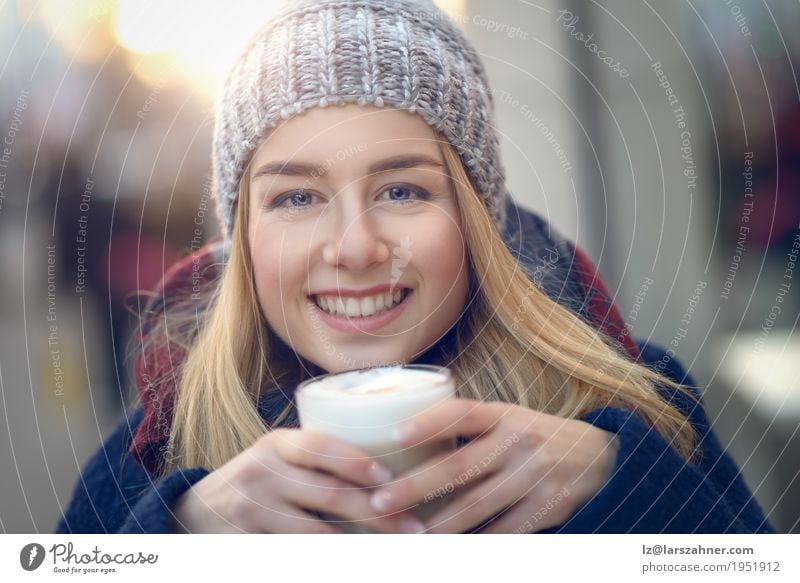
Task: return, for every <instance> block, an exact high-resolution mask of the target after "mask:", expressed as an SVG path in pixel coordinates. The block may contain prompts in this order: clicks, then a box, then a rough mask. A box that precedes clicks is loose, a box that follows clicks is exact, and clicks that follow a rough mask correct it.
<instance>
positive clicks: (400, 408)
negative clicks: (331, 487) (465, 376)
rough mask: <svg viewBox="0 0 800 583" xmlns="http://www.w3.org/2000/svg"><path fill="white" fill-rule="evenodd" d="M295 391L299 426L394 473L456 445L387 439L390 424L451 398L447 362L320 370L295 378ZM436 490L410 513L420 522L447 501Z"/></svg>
mask: <svg viewBox="0 0 800 583" xmlns="http://www.w3.org/2000/svg"><path fill="white" fill-rule="evenodd" d="M295 396H296V399H297V410H298V415H299V418H300V426H301V427H302V428H303V429H308V430H311V431H317V432H320V433H324V434H326V435H330V436H332V437H336V438H338V439H341V440H342V441H345V442H347V443H349V444H351V445H354V446H356V447H358V448H360V449H362V450H364V451H365V452H366V453H367V454H369V455H370V456H372V457H374V458H375V459H376V461H377V462H378V463H379V464H382V465H383V466H385V467H387V468H389V469H390V470H391V471H392V473H393V475H394V476H398V475H400V474H401V473H403V472H405V471H407V470H409V469H411V468H413V467H415V466H418V465H419V464H420V463H422V462H424V461H425V460H427V459H429V458H430V457H432V456H434V455H436V454H438V453H440V452H443V451H447V450H448V449H453V448H455V446H456V440H455V439H446V440H437V441H433V442H429V443H425V444H422V445H416V446H413V447H403V446H400V445H398V444H397V443H396V442H395V441H394V439H393V438H392V430H393V429H394V427H395V426H397V425H399V424H401V423H402V422H403V421H405V420H407V419H409V418H411V417H413V416H415V415H417V414H419V413H422V412H423V411H425V410H427V409H428V408H430V407H432V406H434V405H436V404H438V403H440V402H442V401H443V400H445V399H452V398H455V383H454V380H453V375H452V373H451V372H450V370H449V369H447V368H446V367H441V366H433V365H427V364H401V365H393V366H379V367H373V368H367V369H360V370H351V371H345V372H340V373H331V374H325V375H321V376H318V377H314V378H312V379H308V380H306V381H303V382H302V383H300V384H299V385H298V387H297V390H296V391H295ZM435 494H437V495H434V493H431V494H430V496H426V497H425V500H427V502H426V501H421V502H420V504H418V505H417V506H416V507H414V508H412V509H409V510H410V512H412V513H413V514H414V515H416V516H417V517H418V518H419V519H420V520H423V521H424V520H425V519H427V518H429V517H431V516H433V514H435V513H436V511H437V510H438V509H439V508H440V507H441V506H442V505H443V504H444V503H446V502H447V501H448V500H449V494H448V493H442V492H438V493H435ZM442 494H444V495H442ZM323 518H325V519H326V520H334V521H337V523H338V525H339V526H341V527H342V529H343V530H345V531H346V532H354V533H369V532H373V531H372V530H370V529H368V528H366V527H365V526H362V525H359V524H358V523H353V522H343V521H341V520H342V519H339V518H336V517H332V516H329V515H325V514H323Z"/></svg>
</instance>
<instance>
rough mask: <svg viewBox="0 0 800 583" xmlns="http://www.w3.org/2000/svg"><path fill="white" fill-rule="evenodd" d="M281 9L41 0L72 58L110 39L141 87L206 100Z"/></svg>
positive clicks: (263, 3)
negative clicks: (178, 86)
mask: <svg viewBox="0 0 800 583" xmlns="http://www.w3.org/2000/svg"><path fill="white" fill-rule="evenodd" d="M283 2H284V0H257V1H254V0H224V1H221V2H216V1H214V2H200V1H198V0H42V5H41V14H42V17H43V20H44V21H45V22H46V23H47V26H48V28H49V29H50V31H51V33H52V34H53V36H54V37H55V38H56V39H57V40H58V42H59V43H60V44H61V45H62V46H64V47H65V48H67V49H68V50H69V51H70V52H71V53H73V54H75V55H76V56H77V57H78V58H81V59H94V60H97V59H99V58H102V57H104V56H105V55H107V54H108V51H110V50H111V49H112V47H113V45H112V44H111V43H112V42H113V41H112V39H111V37H110V36H109V33H111V34H112V35H113V40H116V42H117V43H118V44H119V45H120V46H122V47H123V48H125V49H126V50H127V51H128V52H129V56H128V59H127V60H128V62H129V63H130V66H131V68H132V69H133V72H134V74H136V76H137V77H139V78H140V79H142V80H143V81H144V82H146V83H158V84H159V85H160V86H166V85H170V84H173V83H181V82H187V81H188V82H190V83H192V84H193V85H195V86H196V87H197V88H198V89H199V90H200V91H201V92H203V93H205V94H206V95H208V96H209V97H212V98H213V97H214V96H215V95H216V94H217V93H218V91H219V90H220V88H221V85H222V83H223V81H224V77H225V73H226V72H227V70H228V68H229V67H230V65H231V63H232V62H233V60H234V59H235V58H236V55H237V54H238V51H239V49H240V48H241V46H242V45H243V44H244V42H245V41H246V40H247V39H248V38H249V36H250V35H251V34H252V33H254V32H255V31H256V29H257V28H258V27H259V26H260V25H261V24H263V23H264V21H266V20H267V19H268V18H269V17H270V16H271V15H272V14H273V13H274V12H275V11H277V10H278V8H279V7H280V6H281V5H282V4H283ZM435 4H437V5H438V6H439V7H440V8H441V9H442V10H444V11H445V12H447V13H448V14H450V15H451V16H453V17H454V19H455V21H456V23H458V24H460V23H461V22H462V21H463V17H464V13H465V10H466V0H435ZM459 17H460V18H459Z"/></svg>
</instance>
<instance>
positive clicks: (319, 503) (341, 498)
mask: <svg viewBox="0 0 800 583" xmlns="http://www.w3.org/2000/svg"><path fill="white" fill-rule="evenodd" d="M291 479H292V480H293V482H294V487H292V488H289V489H288V491H287V493H286V494H285V496H286V499H287V500H289V501H290V502H292V503H293V504H296V505H297V506H300V507H303V508H310V509H314V510H321V511H323V512H326V513H329V514H333V515H335V516H337V517H339V518H342V519H343V520H345V521H348V522H353V523H355V524H358V525H359V526H364V527H366V528H369V529H372V530H375V531H378V532H385V533H416V532H422V531H423V530H424V525H423V524H422V522H421V521H420V520H419V519H417V518H416V517H415V516H414V515H413V514H411V513H409V512H399V513H392V514H389V513H378V512H376V511H375V509H374V508H372V506H371V505H370V502H369V495H370V493H371V492H370V491H369V490H365V489H363V488H358V487H354V486H353V485H352V484H350V483H347V482H344V481H342V480H340V479H338V478H336V477H334V476H327V475H325V474H321V473H319V472H315V471H311V470H306V469H303V468H296V469H294V470H293V471H292V472H291Z"/></svg>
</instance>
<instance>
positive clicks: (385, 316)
mask: <svg viewBox="0 0 800 583" xmlns="http://www.w3.org/2000/svg"><path fill="white" fill-rule="evenodd" d="M387 288H388V286H387ZM404 289H408V288H404ZM366 295H369V294H366ZM413 295H414V290H411V289H409V290H408V292H407V293H406V297H405V298H404V299H403V301H402V302H400V303H399V304H397V306H396V307H394V308H392V309H391V310H389V311H388V312H383V313H381V314H375V315H373V316H356V317H352V316H339V315H336V316H334V315H333V314H329V313H328V312H326V311H325V310H323V309H322V308H320V307H319V306H318V305H317V303H316V302H315V301H314V300H313V299H311V298H307V301H308V302H309V303H310V304H311V306H312V307H313V309H314V310H316V313H317V314H318V315H319V318H320V320H322V321H323V322H325V324H327V325H328V326H329V327H330V328H333V329H334V330H338V331H339V332H349V333H351V334H352V333H359V332H374V331H375V330H380V329H381V328H383V327H385V326H388V325H389V324H391V323H392V322H394V321H395V320H396V319H397V318H399V317H400V316H401V315H402V314H403V312H404V311H405V309H406V304H408V301H409V300H410V299H411V296H413Z"/></svg>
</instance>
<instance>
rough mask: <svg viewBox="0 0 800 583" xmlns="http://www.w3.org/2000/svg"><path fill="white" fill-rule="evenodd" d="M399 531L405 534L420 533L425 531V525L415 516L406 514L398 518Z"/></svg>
mask: <svg viewBox="0 0 800 583" xmlns="http://www.w3.org/2000/svg"><path fill="white" fill-rule="evenodd" d="M400 532H403V533H405V534H420V533H423V532H425V525H424V524H422V523H421V522H420V521H419V520H417V519H416V518H411V517H410V516H406V517H404V518H401V519H400Z"/></svg>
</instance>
